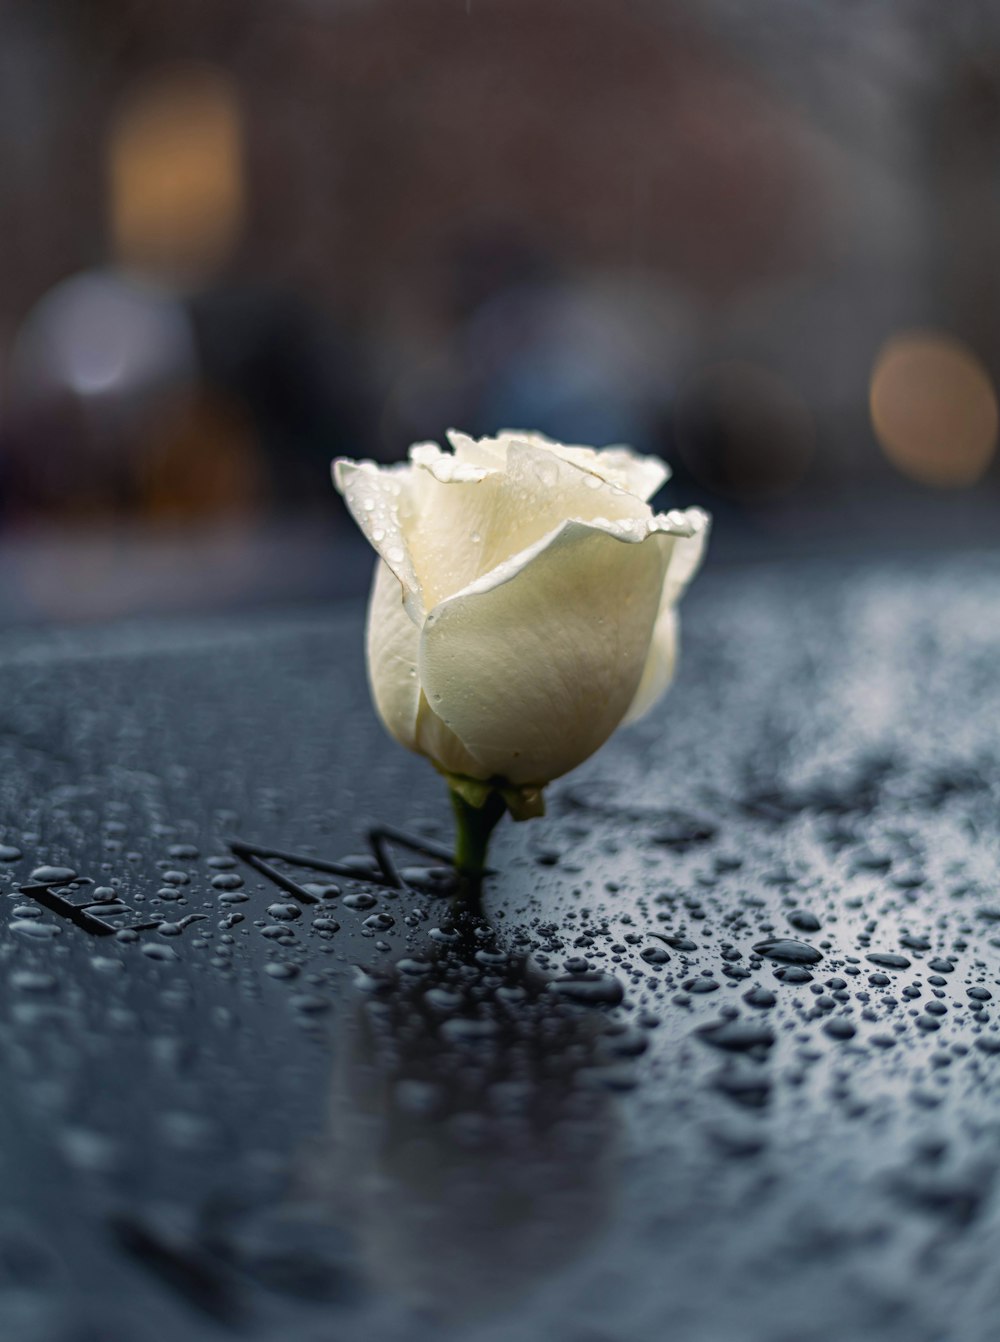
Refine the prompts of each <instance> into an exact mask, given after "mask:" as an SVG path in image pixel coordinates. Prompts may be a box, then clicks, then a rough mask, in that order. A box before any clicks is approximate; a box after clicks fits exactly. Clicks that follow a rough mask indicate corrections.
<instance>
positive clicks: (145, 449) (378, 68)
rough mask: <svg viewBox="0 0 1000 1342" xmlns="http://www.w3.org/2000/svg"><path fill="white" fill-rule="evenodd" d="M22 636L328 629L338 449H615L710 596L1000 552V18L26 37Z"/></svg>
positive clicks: (375, 5)
mask: <svg viewBox="0 0 1000 1342" xmlns="http://www.w3.org/2000/svg"><path fill="white" fill-rule="evenodd" d="M0 240H2V246H0V622H2V623H7V624H10V623H12V622H23V621H37V620H49V619H100V618H107V617H113V616H118V615H127V614H133V613H137V612H146V611H161V610H200V609H225V608H230V607H239V606H248V605H259V604H264V605H266V604H268V603H274V602H307V601H310V600H315V599H325V598H328V597H330V596H336V595H345V594H349V593H354V592H361V591H363V590H364V589H365V587H366V584H367V578H368V573H369V570H370V560H369V557H368V555H367V553H366V552H365V549H364V546H363V545H362V544H361V543H360V542H359V541H358V540H357V539H356V537H355V536H354V531H353V528H352V525H351V523H350V522H349V520H348V519H347V517H346V514H345V513H344V511H343V509H342V508H341V506H340V504H339V501H338V500H337V499H336V498H335V496H334V494H333V492H332V489H331V487H330V484H329V473H328V463H329V460H330V458H331V457H332V456H334V455H336V454H338V453H347V454H350V455H352V456H369V457H374V458H377V459H381V460H386V461H389V460H396V459H398V458H400V457H401V456H403V455H404V454H405V450H406V448H407V446H408V444H409V443H410V442H412V441H413V440H415V439H421V438H436V439H440V438H441V435H442V432H443V430H444V429H445V428H447V427H449V426H453V425H454V426H457V427H460V428H463V429H465V430H467V431H469V432H474V433H485V432H493V431H495V430H497V429H498V428H501V427H528V428H538V429H541V430H544V431H545V432H548V433H549V434H551V435H553V436H556V437H560V438H563V439H565V440H568V441H577V442H585V443H599V444H600V443H612V442H621V441H625V442H630V443H633V444H634V445H635V446H636V447H638V448H640V449H642V450H645V451H653V452H657V453H659V454H661V455H663V456H664V457H665V458H666V459H667V460H668V461H670V462H671V463H672V465H673V466H674V468H675V476H674V480H673V481H672V483H671V485H670V486H668V493H667V495H666V496H665V497H669V499H670V502H671V504H681V505H682V504H687V503H692V502H698V503H701V504H703V505H705V506H707V507H708V508H710V509H711V510H712V512H713V513H714V514H715V516H716V533H715V541H714V559H715V562H717V563H725V562H727V561H728V562H741V561H742V560H744V559H746V558H751V557H754V556H757V555H766V556H784V557H787V558H789V559H794V558H795V557H797V556H800V555H806V554H813V553H817V552H818V553H833V554H841V555H842V554H854V553H867V552H871V551H872V550H874V549H877V550H880V551H885V550H904V551H905V550H919V551H926V550H928V549H933V548H936V547H941V546H946V547H947V546H957V545H983V544H988V543H991V542H994V541H995V540H996V539H997V538H998V537H1000V466H998V462H997V459H996V458H997V453H996V447H997V390H996V389H997V384H998V380H1000V11H998V10H997V9H996V8H995V7H992V6H991V5H990V4H989V3H988V0H983V2H982V3H974V2H970V0H961V2H957V3H955V4H953V5H951V6H946V7H941V6H940V5H938V4H934V5H932V4H931V3H929V2H928V3H919V2H918V0H894V2H893V3H884V2H883V3H869V4H865V5H860V4H857V3H854V0H839V2H838V3H832V2H830V0H828V2H827V3H823V4H818V3H813V0H768V3H766V4H764V5H746V4H741V3H737V0H171V3H170V4H162V3H155V2H154V0H31V3H30V4H21V5H7V6H3V7H0Z"/></svg>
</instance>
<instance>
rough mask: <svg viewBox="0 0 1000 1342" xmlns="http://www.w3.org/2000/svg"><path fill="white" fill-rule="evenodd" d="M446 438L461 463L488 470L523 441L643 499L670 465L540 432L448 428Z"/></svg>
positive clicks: (499, 467) (623, 450) (628, 450)
mask: <svg viewBox="0 0 1000 1342" xmlns="http://www.w3.org/2000/svg"><path fill="white" fill-rule="evenodd" d="M448 441H449V442H450V443H451V445H452V447H453V448H454V449H455V456H456V457H457V458H458V460H459V461H461V462H462V463H463V464H467V465H470V466H479V467H481V468H485V469H488V470H503V468H504V464H505V462H506V460H507V453H508V450H509V448H510V446H511V444H512V443H520V444H527V445H528V446H529V447H534V448H537V449H539V450H543V451H546V452H550V453H552V455H553V456H556V457H559V458H560V459H561V460H562V461H567V462H569V463H570V464H571V465H573V466H576V467H577V468H578V469H579V470H582V471H586V472H588V473H589V474H591V475H596V476H597V477H598V478H599V479H601V480H603V481H604V482H605V483H606V484H610V485H615V486H617V487H618V488H619V489H624V490H626V491H627V492H628V493H630V494H634V495H635V497H636V498H638V499H642V500H644V501H645V500H647V499H650V498H652V496H653V495H654V494H655V493H656V491H657V490H658V489H659V488H660V487H661V486H662V485H663V484H665V483H666V481H667V480H669V479H670V467H669V466H667V464H666V463H665V462H663V461H660V459H659V457H649V456H644V455H642V454H641V453H638V452H633V451H632V449H631V448H629V447H624V446H615V447H602V448H594V447H582V446H579V445H577V444H570V443H558V442H556V441H555V440H554V439H552V438H547V437H546V436H545V435H544V434H543V433H529V432H522V431H520V430H517V429H504V430H503V431H502V432H501V433H499V434H498V435H497V436H496V438H480V439H478V440H477V439H474V438H470V437H469V436H468V434H464V433H458V432H457V431H456V430H455V429H449V430H448Z"/></svg>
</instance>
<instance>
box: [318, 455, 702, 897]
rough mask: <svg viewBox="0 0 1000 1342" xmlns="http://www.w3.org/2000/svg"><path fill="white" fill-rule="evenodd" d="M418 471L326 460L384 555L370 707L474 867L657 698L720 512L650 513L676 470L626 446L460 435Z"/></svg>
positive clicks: (418, 459)
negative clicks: (681, 607) (419, 761)
mask: <svg viewBox="0 0 1000 1342" xmlns="http://www.w3.org/2000/svg"><path fill="white" fill-rule="evenodd" d="M448 441H449V442H450V444H451V447H452V449H453V451H452V452H446V451H442V450H441V448H439V447H438V446H437V445H436V444H434V443H418V444H416V445H415V446H413V447H412V448H411V449H410V453H409V462H408V463H403V464H400V465H396V466H389V467H379V466H376V465H375V464H374V462H370V461H362V462H353V461H348V460H346V459H343V458H342V459H340V460H338V461H336V462H334V466H333V476H334V481H335V483H336V486H337V488H338V489H339V490H340V492H341V494H343V496H344V499H345V501H346V503H347V506H348V508H349V509H350V511H351V513H352V515H353V517H354V519H355V521H356V522H357V523H358V525H359V527H360V528H361V530H362V531H363V532H364V534H365V536H366V537H367V538H368V540H369V541H370V542H371V544H372V545H373V546H374V548H375V550H376V551H377V552H378V555H379V560H378V563H377V565H376V570H375V580H374V586H373V588H372V593H371V599H370V603H369V607H368V627H367V658H368V675H369V679H370V682H371V689H372V696H373V698H374V701H375V706H376V708H377V710H378V713H379V716H380V717H381V718H382V721H383V722H384V723H385V725H386V727H387V728H388V730H389V731H390V733H391V734H392V735H393V736H394V737H395V738H396V740H397V741H399V742H400V743H401V744H402V745H404V746H407V747H408V748H409V749H410V750H414V751H417V752H418V753H419V754H421V755H425V756H426V757H427V758H428V759H429V760H431V762H432V763H433V764H434V765H435V766H436V767H437V769H438V770H439V771H440V772H441V773H443V774H444V775H445V777H446V779H447V781H448V783H449V786H450V787H451V790H452V795H453V800H454V802H455V806H456V814H457V815H458V819H459V844H458V851H457V854H456V865H457V866H458V868H459V869H460V870H463V871H466V872H469V873H472V874H473V875H477V874H481V872H482V866H483V861H484V858H485V845H486V840H487V839H488V836H489V832H490V830H491V829H492V827H493V825H495V824H496V822H497V821H498V820H499V819H500V817H501V816H502V815H503V813H504V810H505V809H509V810H510V811H511V814H512V815H513V816H514V818H515V819H526V818H527V817H528V816H530V815H539V814H541V813H542V811H543V809H544V808H543V806H542V802H541V794H542V789H543V788H544V786H545V785H546V784H547V783H548V782H550V781H551V780H552V779H554V778H558V777H560V776H561V775H562V774H565V773H568V772H569V771H570V770H571V769H575V768H576V766H577V765H578V764H582V763H583V761H584V760H585V759H587V758H588V757H589V756H590V755H592V754H593V753H594V751H596V750H597V749H598V748H599V747H600V746H601V745H603V744H604V742H605V741H606V740H607V739H608V737H609V736H610V735H611V734H612V732H613V731H614V730H615V728H616V727H618V726H620V725H621V724H622V723H625V722H633V721H635V719H637V718H639V717H641V716H642V714H644V713H645V712H646V711H647V710H648V709H649V708H651V707H652V706H653V704H654V703H656V701H657V700H658V699H659V698H660V696H661V695H662V694H663V692H664V690H666V688H667V686H668V685H669V683H670V680H671V678H672V676H673V671H674V663H675V659H676V652H677V613H676V605H677V602H678V600H679V598H680V596H681V594H682V592H683V591H684V588H685V587H686V586H687V584H688V582H689V581H690V579H691V577H692V576H693V574H694V572H695V570H696V569H697V568H698V565H699V564H700V562H701V558H702V553H703V551H704V548H705V541H706V539H707V536H708V525H709V519H708V517H707V515H706V514H705V513H704V512H702V511H701V510H700V509H698V508H689V509H687V510H686V511H673V512H668V513H660V514H654V513H653V511H652V509H651V508H650V506H649V504H648V503H647V501H646V500H647V499H649V498H650V497H651V496H652V495H653V494H654V493H655V492H656V491H657V490H658V489H659V488H660V486H661V485H662V484H663V483H664V482H665V481H666V479H667V478H668V476H669V471H668V469H667V467H666V466H665V465H664V464H663V463H662V462H661V461H658V460H657V459H656V458H655V457H646V456H640V455H638V454H636V453H634V452H632V451H630V450H629V449H627V448H624V447H609V448H604V449H601V450H597V449H594V448H589V447H568V446H564V445H563V444H562V443H556V442H552V441H550V440H549V439H547V438H544V437H542V436H541V435H539V434H535V433H515V432H504V433H501V434H500V435H499V436H498V437H496V438H482V439H479V440H478V441H477V440H475V439H473V438H469V437H467V436H466V435H465V434H461V433H455V432H449V434H448Z"/></svg>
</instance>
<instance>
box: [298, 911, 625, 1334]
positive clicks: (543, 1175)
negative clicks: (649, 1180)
mask: <svg viewBox="0 0 1000 1342" xmlns="http://www.w3.org/2000/svg"><path fill="white" fill-rule="evenodd" d="M352 1025H353V1028H352V1031H351V1035H350V1038H349V1039H346V1038H345V1040H344V1045H343V1048H344V1052H343V1054H342V1055H341V1058H340V1062H339V1066H338V1071H337V1076H336V1081H335V1087H334V1095H333V1111H332V1118H331V1139H330V1143H329V1148H328V1150H327V1151H326V1152H322V1153H319V1154H318V1157H317V1159H316V1161H315V1163H314V1164H312V1165H311V1167H310V1168H309V1170H308V1172H307V1178H308V1184H309V1187H310V1189H311V1190H312V1192H314V1193H315V1192H316V1191H317V1189H318V1190H319V1192H320V1194H321V1196H323V1197H324V1198H325V1199H329V1200H330V1201H332V1202H334V1204H335V1205H337V1204H339V1210H341V1211H342V1212H348V1213H349V1215H350V1224H351V1226H352V1227H353V1228H355V1229H356V1230H357V1231H358V1234H359V1237H360V1240H361V1247H362V1253H363V1256H364V1257H365V1258H366V1259H367V1261H368V1264H369V1268H370V1271H371V1272H372V1274H373V1275H375V1276H376V1277H377V1278H378V1280H379V1281H380V1282H382V1283H384V1284H386V1285H389V1286H392V1287H395V1289H397V1290H399V1291H400V1292H401V1293H402V1294H404V1295H405V1296H406V1297H408V1298H409V1299H410V1300H411V1301H412V1302H413V1303H415V1304H421V1305H425V1306H431V1307H433V1308H434V1309H435V1310H437V1311H439V1312H441V1313H442V1314H446V1315H455V1314H465V1313H468V1312H473V1311H478V1310H481V1309H489V1308H490V1307H495V1306H497V1305H498V1304H501V1303H502V1302H503V1301H505V1300H511V1299H513V1298H515V1297H516V1293H518V1292H523V1290H524V1288H525V1287H526V1286H527V1285H528V1284H529V1283H530V1282H531V1280H532V1279H536V1278H539V1277H542V1276H544V1275H545V1274H546V1273H548V1272H551V1271H555V1270H556V1269H557V1268H558V1267H560V1266H562V1265H563V1264H565V1263H568V1262H569V1261H571V1260H572V1259H573V1258H574V1257H575V1256H576V1255H577V1254H578V1253H579V1252H581V1251H582V1249H583V1248H584V1246H585V1244H586V1242H587V1241H588V1239H590V1238H591V1237H592V1236H593V1234H594V1233H595V1231H596V1230H597V1229H598V1228H599V1227H600V1225H601V1223H602V1221H603V1219H604V1214H605V1208H606V1203H607V1199H608V1182H609V1181H608V1167H609V1162H610V1160H611V1158H612V1155H613V1150H614V1145H615V1144H614V1140H613V1138H614V1128H615V1118H614V1109H613V1107H612V1106H613V1101H612V1099H611V1097H610V1095H609V1094H608V1092H607V1091H606V1090H605V1089H603V1088H602V1087H601V1085H600V1084H599V1080H598V1079H599V1068H600V1066H601V1065H602V1064H603V1063H605V1062H606V1061H607V1058H606V1057H604V1056H603V1055H602V1042H601V1041H602V1036H603V1035H604V1029H603V1025H604V1018H603V1017H601V1016H600V1015H597V1014H596V1013H594V1012H593V1011H587V1010H585V1009H581V1008H579V1007H574V1006H572V1005H571V1004H569V1003H565V1002H561V1001H559V1000H558V999H557V998H556V997H555V996H554V995H552V994H551V993H550V992H548V991H547V989H546V981H545V980H544V978H542V976H541V975H540V974H538V973H537V972H532V971H531V970H529V968H528V967H527V966H526V964H525V962H524V961H523V959H521V958H518V957H513V956H507V955H506V954H503V953H501V952H498V951H497V950H496V949H495V948H493V947H491V946H490V945H489V944H488V943H483V942H482V941H480V940H479V939H478V938H477V937H476V936H475V935H474V934H470V935H468V936H466V937H464V938H463V939H461V940H459V941H458V942H457V943H455V944H453V945H451V946H448V947H446V948H445V949H444V951H443V952H442V953H439V954H437V955H436V957H435V958H433V959H419V960H418V959H413V960H402V961H400V962H399V964H398V965H397V966H396V967H395V968H394V969H393V970H392V971H391V973H390V974H389V976H388V977H386V978H385V979H381V980H366V984H365V986H364V987H363V988H362V989H361V990H360V994H359V1000H358V1002H357V1011H356V1017H355V1020H354V1021H353V1022H352ZM345 1033H346V1032H345Z"/></svg>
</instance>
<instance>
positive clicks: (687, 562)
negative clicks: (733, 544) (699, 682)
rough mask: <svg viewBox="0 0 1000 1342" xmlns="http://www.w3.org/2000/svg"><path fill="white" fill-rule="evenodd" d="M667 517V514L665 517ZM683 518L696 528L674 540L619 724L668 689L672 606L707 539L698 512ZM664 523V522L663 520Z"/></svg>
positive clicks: (673, 647)
mask: <svg viewBox="0 0 1000 1342" xmlns="http://www.w3.org/2000/svg"><path fill="white" fill-rule="evenodd" d="M670 516H671V514H667V518H669V517H670ZM680 516H684V517H687V518H688V519H689V520H690V522H691V525H692V526H695V527H696V529H695V531H694V534H693V535H691V536H677V537H676V538H675V539H674V542H673V545H672V547H671V551H670V558H669V560H668V562H667V572H666V576H665V578H664V580H663V592H662V594H661V597H660V610H659V613H658V614H657V617H656V626H655V628H654V630H653V638H652V641H651V642H650V645H649V653H648V654H647V657H646V665H645V667H644V668H643V672H642V680H641V681H640V682H639V688H638V690H636V694H635V698H634V699H633V700H632V703H631V704H630V705H629V710H628V712H627V713H626V714H625V717H624V719H623V725H625V724H628V723H630V722H637V721H638V720H639V718H641V717H643V716H644V714H646V713H648V712H649V710H650V709H651V708H652V707H653V706H654V705H655V704H656V703H657V701H658V700H659V699H660V698H661V697H662V696H663V694H664V693H665V692H666V690H667V689H668V687H669V685H670V682H671V681H672V680H673V678H674V670H675V668H676V665H677V644H678V633H679V620H678V617H677V611H676V610H675V606H676V604H677V602H678V601H679V600H680V597H681V595H682V594H683V591H684V588H685V587H686V586H687V584H688V583H689V582H690V581H691V579H692V578H693V577H694V575H695V573H696V572H697V571H698V568H699V566H700V564H701V561H702V558H703V556H704V553H705V545H706V542H707V540H708V530H709V528H708V517H707V515H706V514H704V513H701V511H700V510H699V509H694V508H693V509H690V510H689V511H688V513H687V514H681V515H680ZM664 520H666V519H664Z"/></svg>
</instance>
